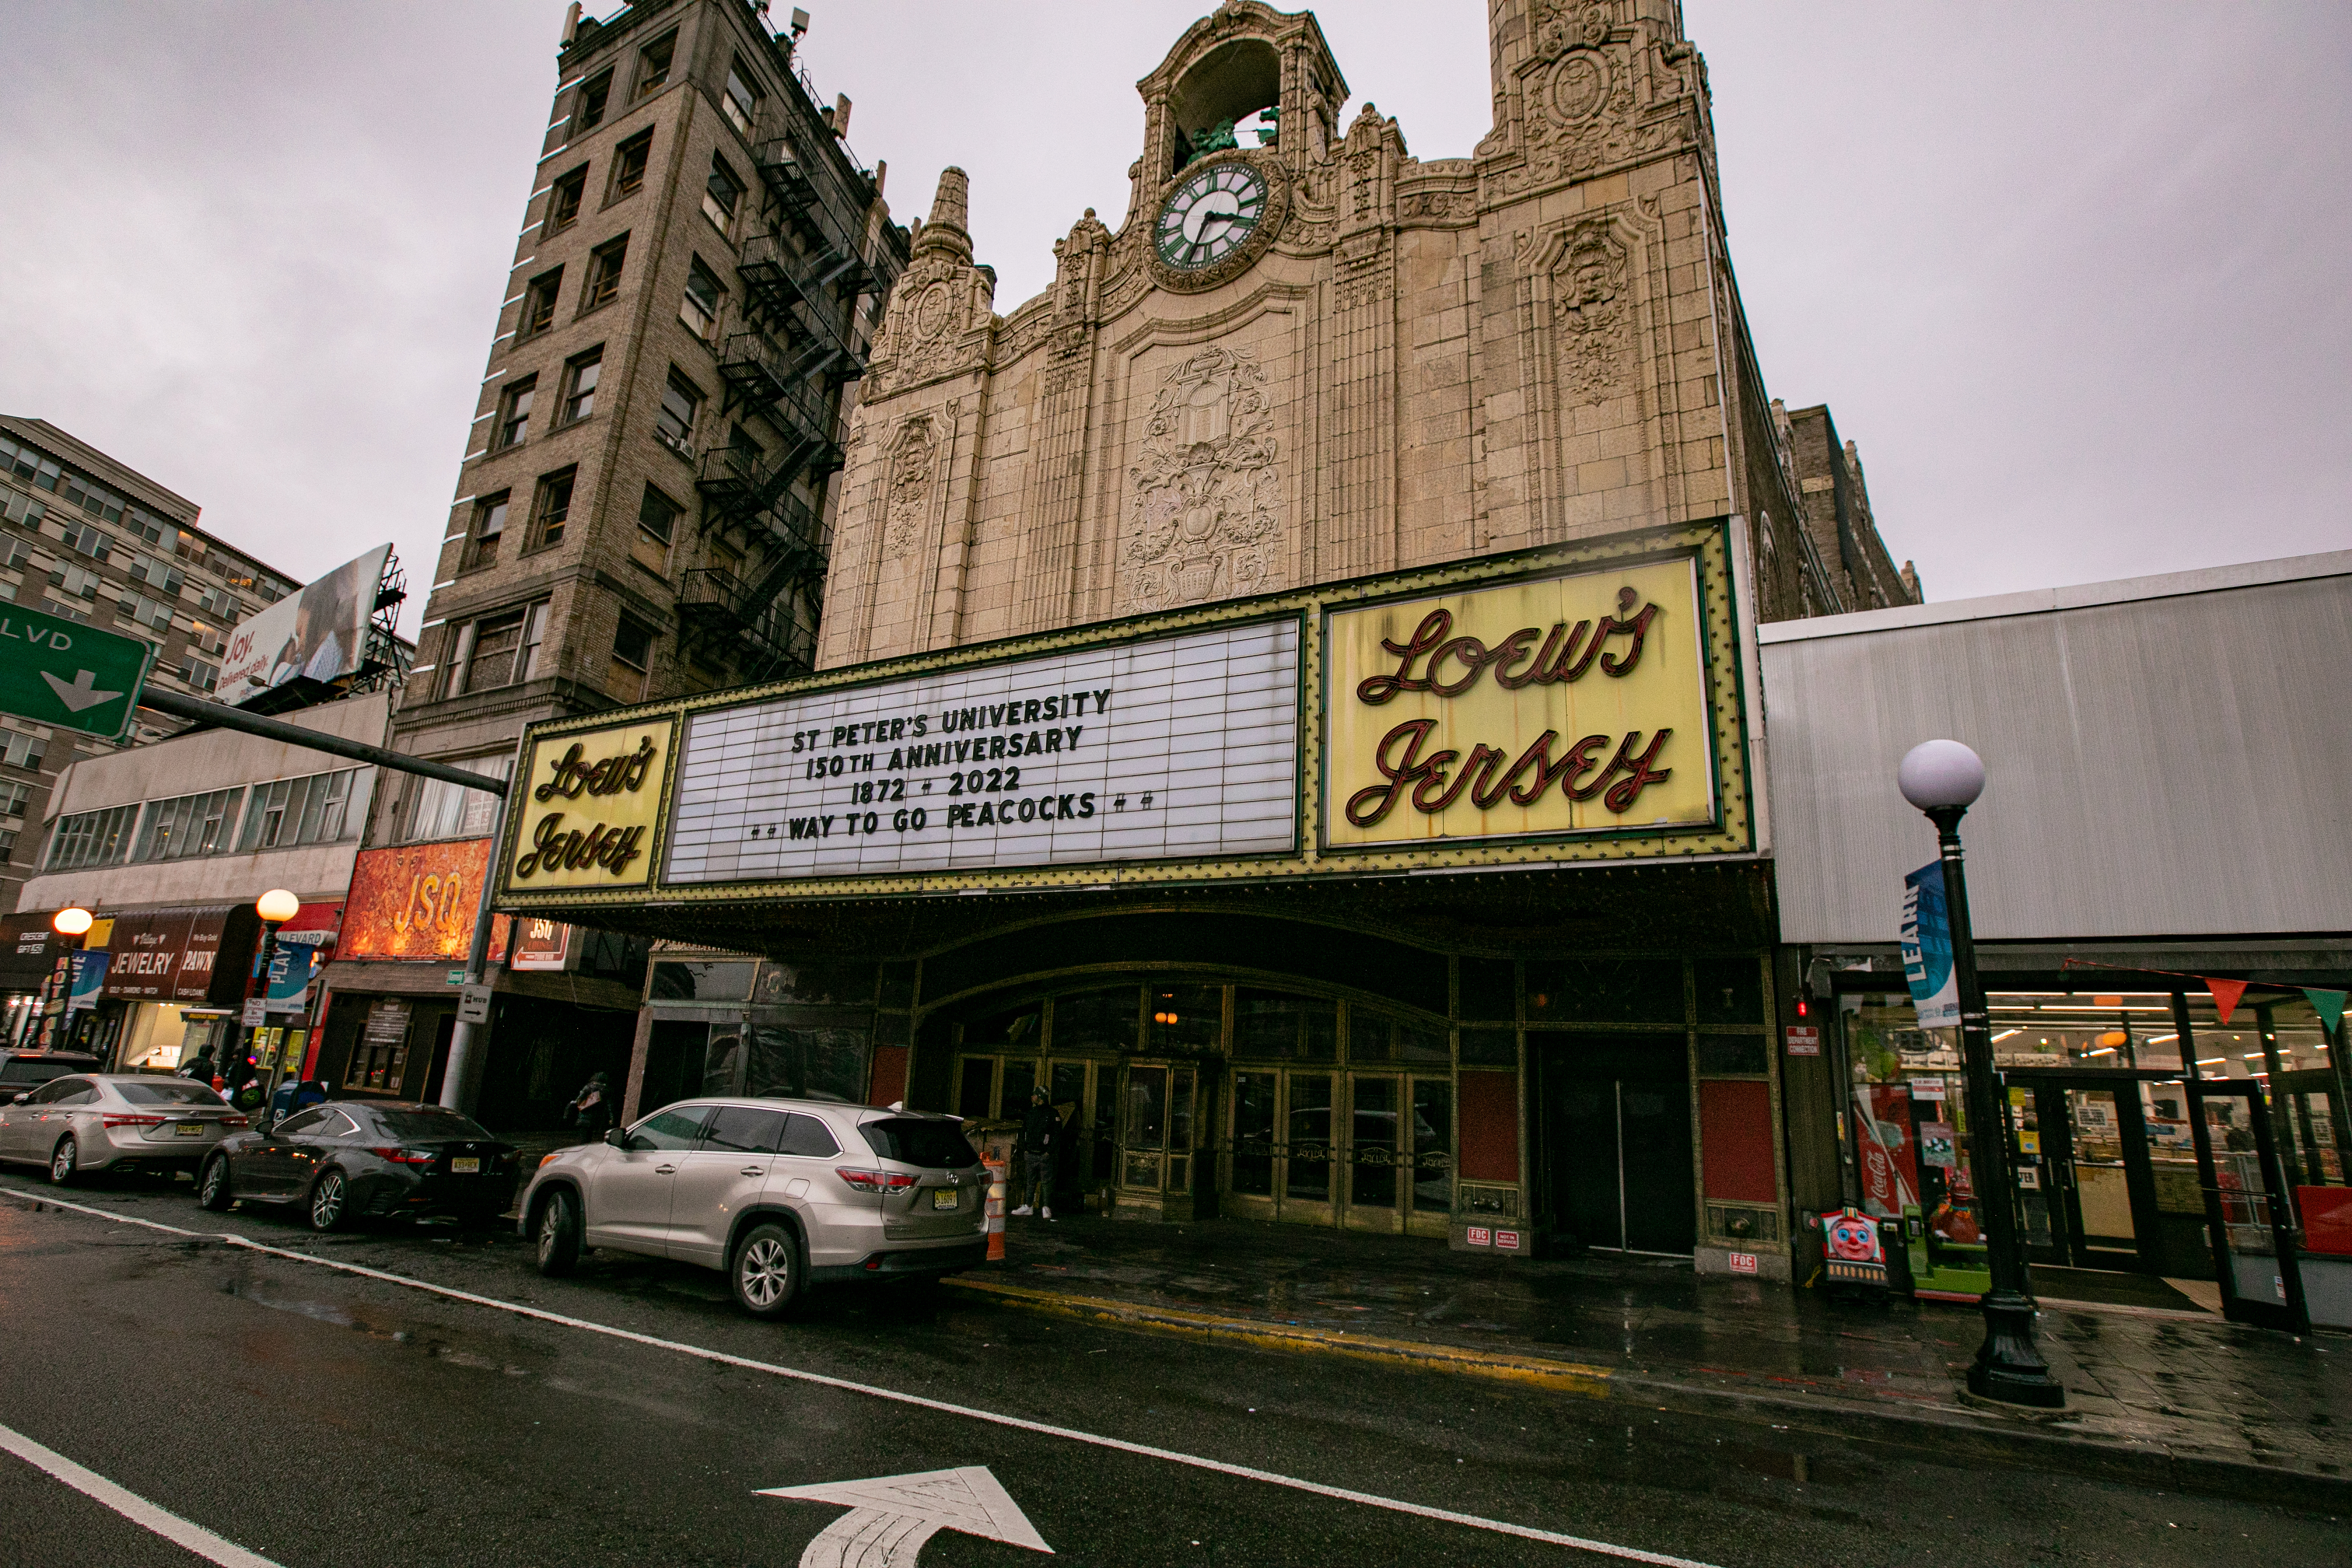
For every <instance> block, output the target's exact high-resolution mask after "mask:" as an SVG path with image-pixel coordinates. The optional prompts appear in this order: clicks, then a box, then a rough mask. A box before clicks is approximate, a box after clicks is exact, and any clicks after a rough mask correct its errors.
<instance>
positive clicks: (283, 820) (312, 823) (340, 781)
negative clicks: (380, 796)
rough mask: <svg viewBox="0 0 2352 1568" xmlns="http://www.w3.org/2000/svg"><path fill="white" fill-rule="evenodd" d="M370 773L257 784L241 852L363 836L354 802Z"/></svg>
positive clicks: (239, 844)
mask: <svg viewBox="0 0 2352 1568" xmlns="http://www.w3.org/2000/svg"><path fill="white" fill-rule="evenodd" d="M368 771H369V770H368V769H366V768H344V769H341V771H339V772H336V773H311V774H310V775H309V776H307V777H304V778H299V779H279V780H278V781H277V782H276V783H274V784H256V785H254V786H253V804H252V805H249V806H248V807H247V808H246V813H245V833H244V835H243V837H240V838H239V839H238V840H237V845H236V848H237V853H238V854H240V855H244V854H249V853H251V852H252V851H254V850H256V849H292V848H294V847H297V846H299V845H303V844H340V843H341V842H343V841H344V840H345V839H349V838H356V837H359V828H360V824H359V818H358V817H357V816H353V815H352V801H354V800H358V799H362V798H363V795H362V791H361V790H360V789H359V788H358V780H359V776H360V775H361V774H362V773H366V772H368ZM459 793H461V794H466V795H471V794H473V793H474V792H473V791H471V790H466V791H461V792H459Z"/></svg>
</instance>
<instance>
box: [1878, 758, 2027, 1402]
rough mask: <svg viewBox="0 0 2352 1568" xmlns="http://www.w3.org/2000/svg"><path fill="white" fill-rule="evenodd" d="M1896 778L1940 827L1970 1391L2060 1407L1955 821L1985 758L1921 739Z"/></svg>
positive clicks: (1969, 800)
mask: <svg viewBox="0 0 2352 1568" xmlns="http://www.w3.org/2000/svg"><path fill="white" fill-rule="evenodd" d="M1895 783H1896V784H1897V785H1898V787H1900V788H1901V789H1902V791H1903V798H1904V799H1906V800H1907V801H1909V802H1910V803H1911V804H1912V805H1916V806H1917V807H1918V808H1919V809H1920V810H1921V811H1923V812H1925V813H1926V814H1927V820H1928V821H1930V822H1932V823H1934V824H1935V825H1936V841H1937V845H1938V847H1940V848H1941V849H1942V852H1943V862H1944V905H1945V909H1946V911H1947V913H1948V916H1949V918H1950V921H1951V927H1952V979H1953V982H1954V984H1956V986H1957V987H1958V991H1959V996H1960V1058H1961V1062H1962V1065H1963V1067H1964V1068H1965V1073H1966V1078H1967V1083H1968V1106H1969V1164H1971V1165H1972V1166H1973V1167H1975V1175H1976V1189H1977V1219H1978V1223H1979V1225H1980V1226H1982V1228H1983V1230H1984V1238H1985V1260H1986V1263H1987V1265H1988V1267H1989V1269H1990V1273H1991V1275H1992V1289H1990V1290H1987V1291H1986V1292H1985V1293H1984V1296H1983V1297H1982V1299H1981V1300H1979V1306H1980V1307H1981V1308H1982V1309H1983V1311H1984V1319H1985V1337H1984V1343H1982V1344H1981V1345H1979V1346H1978V1347H1977V1359H1976V1363H1975V1364H1974V1365H1972V1366H1970V1367H1969V1393H1971V1394H1975V1395H1977V1396H1978V1397H1979V1398H1980V1399H1997V1400H2000V1401H2001V1402H2002V1403H2004V1404H2008V1405H2037V1406H2040V1407H2042V1408H2044V1409H2057V1408H2060V1407H2062V1406H2063V1405H2065V1403H2066V1390H2065V1389H2064V1387H2063V1386H2062V1385H2061V1384H2059V1382H2058V1380H2057V1379H2056V1378H2054V1377H2053V1376H2051V1375H2050V1368H2049V1365H2048V1364H2047V1363H2044V1362H2043V1361H2042V1353H2041V1352H2039V1351H2037V1350H2035V1349H2034V1348H2033V1299H2032V1297H2030V1296H2028V1295H2027V1294H2026V1293H2025V1265H2024V1260H2023V1258H2021V1256H2020V1255H2019V1251H2018V1245H2017V1208H2016V1204H2015V1202H2014V1200H2013V1199H2012V1197H2011V1191H2010V1181H2011V1177H2010V1171H2009V1112H2008V1109H2007V1108H2006V1107H2005V1106H2003V1105H2002V1104H2001V1101H2000V1085H1999V1084H1997V1083H1996V1082H1995V1081H1994V1080H1993V1070H1992V1033H1991V1030H1990V1027H1989V1026H1988V1024H1987V1021H1986V1017H1985V999H1984V991H1983V988H1982V987H1981V986H1980V985H1979V984H1978V982H1977V951H1976V937H1975V934H1974V932H1973V931H1971V930H1970V929H1969V883H1968V873H1967V871H1966V869H1965V868H1963V867H1962V865H1961V861H1960V818H1961V817H1963V816H1967V815H1968V809H1969V806H1970V805H1974V804H1975V802H1976V798H1977V796H1979V795H1982V794H1983V793H1984V785H1985V769H1984V761H1983V759H1982V758H1980V757H1979V756H1978V755H1977V754H1976V753H1975V752H1972V751H1970V750H1969V748H1968V747H1966V746H1964V745H1962V744H1960V743H1959V742H1958V741H1925V742H1921V743H1919V744H1918V745H1916V746H1914V747H1912V748H1911V750H1910V751H1909V752H1907V753H1906V755H1905V756H1904V758H1903V764H1902V766H1901V767H1900V768H1899V769H1897V770H1896V773H1895Z"/></svg>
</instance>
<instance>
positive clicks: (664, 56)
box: [635, 31, 677, 98]
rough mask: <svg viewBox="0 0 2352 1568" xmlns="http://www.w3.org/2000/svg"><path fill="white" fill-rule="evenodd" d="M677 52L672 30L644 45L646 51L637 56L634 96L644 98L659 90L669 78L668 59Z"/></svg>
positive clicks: (675, 38) (674, 35)
mask: <svg viewBox="0 0 2352 1568" xmlns="http://www.w3.org/2000/svg"><path fill="white" fill-rule="evenodd" d="M676 55H677V33H676V32H674V31H673V32H668V33H665V34H663V35H662V36H661V37H658V38H656V39H655V40H654V41H653V42H652V43H650V44H647V45H646V52H645V53H643V54H641V55H639V56H638V57H637V90H636V93H635V96H636V97H638V98H644V97H646V95H647V94H649V93H654V92H658V91H660V90H661V88H662V85H663V84H664V83H665V82H667V81H668V80H669V65H670V60H671V59H672V58H674V57H675V56H676Z"/></svg>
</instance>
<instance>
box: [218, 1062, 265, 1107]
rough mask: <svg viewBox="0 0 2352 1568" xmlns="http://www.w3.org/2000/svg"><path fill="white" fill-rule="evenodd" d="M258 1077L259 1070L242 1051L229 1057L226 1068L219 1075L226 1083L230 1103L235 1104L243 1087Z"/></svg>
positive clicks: (259, 1074)
mask: <svg viewBox="0 0 2352 1568" xmlns="http://www.w3.org/2000/svg"><path fill="white" fill-rule="evenodd" d="M260 1076H261V1069H260V1068H257V1067H255V1066H254V1065H253V1058H251V1057H248V1056H247V1055H246V1054H245V1053H244V1052H242V1051H239V1052H238V1053H236V1055H235V1056H233V1057H231V1058H229V1063H228V1067H227V1068H226V1070H225V1071H223V1073H222V1074H221V1077H222V1078H223V1079H226V1080H227V1083H228V1092H229V1099H230V1102H231V1103H232V1104H233V1103H235V1101H236V1096H237V1095H238V1094H239V1093H240V1092H241V1091H243V1089H244V1088H245V1086H246V1085H247V1084H249V1083H251V1082H252V1081H253V1080H254V1079H257V1078H259V1077H260Z"/></svg>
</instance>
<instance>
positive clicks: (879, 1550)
mask: <svg viewBox="0 0 2352 1568" xmlns="http://www.w3.org/2000/svg"><path fill="white" fill-rule="evenodd" d="M755 1495H757V1496H760V1497H787V1498H799V1499H802V1500H805V1501H808V1502H837V1503H840V1504H841V1505H842V1506H844V1507H845V1508H846V1509H848V1510H849V1511H848V1512H847V1513H845V1514H843V1515H842V1516H841V1517H840V1518H839V1519H836V1520H835V1521H833V1522H832V1523H831V1524H828V1525H826V1526H825V1527H824V1530H823V1531H819V1532H818V1534H817V1538H816V1539H815V1540H814V1541H812V1542H809V1543H808V1550H807V1551H805V1552H802V1553H801V1568H914V1564H915V1558H916V1556H917V1554H918V1553H919V1552H921V1551H922V1550H923V1542H926V1541H929V1539H930V1538H931V1537H932V1535H933V1534H935V1533H936V1532H938V1531H940V1530H958V1531H962V1532H963V1533H964V1534H966V1535H977V1536H979V1537H981V1538H982V1539H983V1540H986V1541H1002V1542H1006V1543H1007V1544H1009V1545H1013V1546H1025V1547H1027V1548H1028V1549H1029V1550H1030V1551H1032V1552H1045V1554H1046V1555H1047V1556H1049V1557H1050V1556H1052V1555H1053V1552H1054V1549H1053V1548H1052V1547H1050V1546H1048V1545H1046V1544H1045V1537H1044V1536H1042V1535H1039V1534H1038V1533H1037V1530H1036V1527H1035V1526H1034V1525H1032V1524H1031V1523H1030V1522H1029V1520H1028V1517H1027V1516H1026V1515H1025V1514H1024V1513H1023V1512H1022V1511H1021V1507H1020V1505H1019V1504H1018V1503H1016V1502H1014V1501H1013V1498H1012V1495H1011V1494H1010V1493H1008V1492H1007V1491H1006V1490H1005V1489H1004V1488H1003V1486H1002V1485H1001V1484H1000V1483H999V1482H998V1481H997V1479H996V1478H995V1477H994V1476H992V1475H991V1474H990V1473H989V1470H988V1467H987V1466H985V1465H966V1466H965V1467H964V1468H961V1469H960V1470H924V1471H920V1472H918V1473H917V1474H914V1475H909V1476H877V1477H876V1478H875V1479H872V1480H867V1481H825V1482H821V1483H819V1484H818V1485H816V1486H813V1487H772V1488H770V1489H767V1490H765V1491H761V1492H759V1493H757V1494H755Z"/></svg>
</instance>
